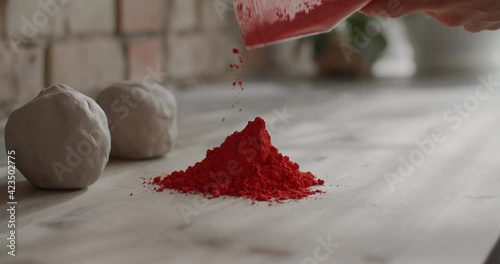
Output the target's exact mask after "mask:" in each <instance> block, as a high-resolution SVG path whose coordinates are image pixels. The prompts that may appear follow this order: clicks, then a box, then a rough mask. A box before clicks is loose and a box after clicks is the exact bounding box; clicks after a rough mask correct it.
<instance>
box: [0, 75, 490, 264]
mask: <svg viewBox="0 0 500 264" xmlns="http://www.w3.org/2000/svg"><path fill="white" fill-rule="evenodd" d="M480 85H481V83H480V81H479V80H470V82H436V81H421V82H406V81H400V82H379V83H370V82H365V83H355V84H354V83H347V82H346V83H341V82H339V83H316V84H311V83H303V84H293V85H289V84H276V83H248V84H247V85H246V86H245V90H244V91H243V92H242V93H241V94H240V95H238V92H237V91H234V90H232V88H231V86H230V85H219V86H210V87H208V86H207V87H200V88H199V89H195V90H190V91H187V92H181V93H179V94H178V102H179V107H180V109H179V125H180V138H179V141H178V144H177V147H176V149H175V151H173V152H171V153H170V154H168V155H167V156H166V157H164V158H161V159H155V160H148V161H142V162H125V161H119V160H113V161H111V162H110V164H109V165H108V167H107V169H106V171H105V173H104V175H103V176H102V178H101V179H100V180H99V181H98V182H97V183H95V184H94V185H92V186H90V187H89V188H87V189H85V190H80V191H72V192H66V191H47V190H40V189H35V188H33V187H32V186H31V185H30V184H29V183H28V182H27V181H26V180H25V179H23V178H22V176H21V175H20V174H18V178H17V190H16V195H17V197H18V205H17V221H18V222H17V223H18V228H17V232H18V241H17V243H18V244H17V250H18V255H17V256H16V257H14V258H13V257H9V256H6V248H5V244H4V243H5V237H6V232H7V223H6V219H5V218H3V217H2V219H1V221H0V233H1V237H2V238H1V243H0V244H2V246H1V247H0V248H1V250H0V251H1V252H0V261H1V262H2V263H34V264H42V263H43V264H44V263H47V264H49V263H50V264H57V263H64V264H66V263H108V264H114V263H116V264H122V263H218V264H223V263H252V264H255V263H292V264H295V263H296V264H302V263H342V264H344V263H367V264H368V263H405V264H408V263H415V264H420V263H450V264H461V263H463V264H471V263H477V264H480V263H488V264H492V263H499V262H498V261H499V259H498V257H499V256H498V252H499V245H497V242H498V241H499V238H500V150H499V146H500V133H499V131H500V118H499V114H500V92H496V93H493V94H492V95H490V96H489V97H488V98H485V96H484V93H485V92H486V90H484V89H483V90H481V92H482V93H481V95H483V96H481V98H482V99H481V100H479V99H477V94H476V92H475V89H476V87H480ZM485 89H487V87H485ZM494 89H496V87H494ZM498 89H499V90H500V87H498ZM235 96H236V97H237V100H239V103H238V104H237V106H236V108H235V109H233V110H228V109H230V107H231V105H232V104H233V103H235V102H236V101H235V100H236V99H235ZM473 97H476V99H477V100H475V99H474V98H473ZM471 98H472V99H471ZM476 101H477V104H473V103H474V102H476ZM464 103H465V104H468V106H467V107H465V108H464V109H465V110H464V111H463V112H462V113H458V112H455V110H454V104H464ZM240 107H241V109H242V111H241V112H239V108H240ZM469 110H470V111H469ZM256 116H261V117H263V118H264V119H265V120H266V121H267V122H268V125H269V128H270V133H271V136H272V140H273V143H274V145H275V146H276V147H277V148H278V149H280V151H281V152H282V153H284V154H286V155H289V156H290V157H291V159H292V160H294V161H296V162H297V163H299V164H300V165H301V168H302V169H303V170H307V171H311V172H313V173H314V174H315V175H316V176H317V177H319V178H321V179H324V180H325V181H326V184H325V186H323V187H321V190H323V191H325V193H324V194H321V195H317V196H314V197H311V198H309V199H306V200H302V201H298V202H286V203H284V204H280V205H272V206H269V205H268V204H267V203H257V204H254V205H252V204H251V202H249V201H246V200H242V199H235V198H226V199H211V200H207V199H204V198H202V197H200V196H196V195H184V194H169V193H154V192H152V191H151V190H149V189H147V188H144V187H143V184H142V179H141V177H151V176H156V175H159V174H165V173H169V172H171V171H173V170H178V169H185V168H186V167H187V166H189V165H192V164H193V163H195V162H196V161H199V160H201V159H202V158H203V157H204V154H205V151H206V150H207V148H212V147H215V146H218V145H219V144H220V143H221V142H222V141H223V140H224V138H225V137H226V136H227V135H228V134H230V133H231V132H233V131H235V130H240V129H242V128H243V127H244V126H245V124H246V122H248V121H249V120H252V119H254V118H255V117H256ZM223 118H225V121H224V122H222V121H221V120H222V119H223ZM438 132H441V135H440V136H439V137H438V138H439V140H438V141H439V142H438V141H436V140H435V139H436V138H435V137H436V133H438ZM2 138H3V137H2ZM430 141H432V142H433V143H432V142H431V143H429V142H430ZM1 144H3V143H1ZM426 144H427V145H426ZM420 145H423V147H420ZM2 147H3V145H2ZM425 148H427V150H428V151H426V152H427V153H424V151H422V149H425ZM416 153H423V154H422V155H420V156H419V154H416ZM2 158H3V160H4V158H5V156H2ZM402 164H403V165H402ZM4 165H5V162H4V161H3V162H2V163H1V164H0V169H1V171H0V177H1V178H0V193H2V194H1V204H0V206H1V211H2V212H4V213H5V205H6V193H7V189H6V177H5V175H6V168H5V167H2V166H4ZM401 166H407V167H406V168H408V166H410V167H412V169H410V170H411V173H401V172H400V171H399V170H398V168H399V167H401ZM403 172H405V171H403ZM131 194H132V195H131ZM495 245H497V246H496V248H497V249H496V250H494V248H495Z"/></svg>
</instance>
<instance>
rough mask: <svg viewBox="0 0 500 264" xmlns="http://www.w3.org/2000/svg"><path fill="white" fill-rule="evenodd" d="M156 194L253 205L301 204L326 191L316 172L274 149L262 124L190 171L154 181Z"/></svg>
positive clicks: (259, 120) (233, 137) (233, 138)
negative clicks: (173, 193)
mask: <svg viewBox="0 0 500 264" xmlns="http://www.w3.org/2000/svg"><path fill="white" fill-rule="evenodd" d="M150 184H152V185H153V186H154V187H156V191H158V192H162V191H164V190H166V189H171V190H178V191H180V192H183V193H195V194H203V195H205V196H208V197H219V196H223V195H227V196H235V197H245V198H248V199H251V200H253V201H268V202H271V201H277V202H280V201H283V200H298V199H302V198H305V197H308V196H309V195H312V194H315V193H321V191H319V190H311V189H310V187H313V186H318V185H323V184H324V181H323V180H320V179H316V178H315V177H314V175H313V174H312V173H310V172H301V171H300V170H299V165H298V164H297V163H294V162H292V161H290V158H289V157H287V156H283V155H282V154H281V153H279V151H278V149H276V148H275V147H274V146H273V145H272V144H271V137H270V136H269V133H268V132H267V130H266V124H265V122H264V120H263V119H262V118H259V117H258V118H256V119H255V120H254V121H253V122H249V123H248V125H247V127H246V128H245V129H243V130H242V131H241V132H235V133H234V134H232V135H230V136H229V137H227V138H226V140H225V142H224V143H222V145H221V146H220V147H217V148H214V149H211V150H208V151H207V156H206V158H205V159H204V160H203V161H201V162H198V163H196V164H195V165H194V166H190V167H189V168H187V170H185V171H176V172H173V173H172V174H170V175H168V176H164V177H162V176H159V177H156V178H153V179H152V181H151V182H150Z"/></svg>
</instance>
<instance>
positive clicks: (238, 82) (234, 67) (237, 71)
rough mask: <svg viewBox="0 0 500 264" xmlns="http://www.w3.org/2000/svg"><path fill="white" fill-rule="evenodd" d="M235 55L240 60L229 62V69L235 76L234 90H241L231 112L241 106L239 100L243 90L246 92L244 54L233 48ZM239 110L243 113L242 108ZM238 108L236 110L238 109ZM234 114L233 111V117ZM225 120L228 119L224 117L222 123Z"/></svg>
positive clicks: (236, 96)
mask: <svg viewBox="0 0 500 264" xmlns="http://www.w3.org/2000/svg"><path fill="white" fill-rule="evenodd" d="M233 54H235V55H237V56H238V58H237V61H236V58H235V59H234V60H235V61H236V62H231V61H230V62H229V69H230V70H231V74H232V75H233V90H236V88H237V87H238V88H239V89H238V91H237V94H236V95H235V96H234V98H235V101H234V102H233V104H232V106H231V108H229V110H230V111H231V110H233V109H235V108H236V106H239V100H238V98H239V97H240V95H241V94H242V92H243V90H245V88H244V83H243V80H244V78H245V74H244V71H243V70H244V67H245V61H244V58H243V52H241V51H240V50H239V49H237V48H233ZM238 108H239V109H240V111H239V112H241V107H238ZM238 108H236V109H238ZM234 113H235V112H234V111H232V112H231V115H233V114H234ZM225 120H226V117H223V118H222V122H224V121H225Z"/></svg>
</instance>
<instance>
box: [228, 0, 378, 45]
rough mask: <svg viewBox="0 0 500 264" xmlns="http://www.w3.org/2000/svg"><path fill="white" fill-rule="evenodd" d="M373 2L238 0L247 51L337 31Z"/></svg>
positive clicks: (237, 9) (236, 2) (237, 10)
mask: <svg viewBox="0 0 500 264" xmlns="http://www.w3.org/2000/svg"><path fill="white" fill-rule="evenodd" d="M369 2H370V0H234V9H235V11H236V17H237V19H238V24H239V26H240V29H241V32H242V34H243V38H244V41H245V45H246V47H247V49H255V48H260V47H265V46H269V45H273V44H277V43H281V42H284V41H288V40H292V39H298V38H303V37H307V36H311V35H316V34H320V33H325V32H329V31H331V30H333V29H334V28H335V27H336V26H337V25H338V24H339V23H340V22H341V21H343V20H344V19H346V18H347V17H349V16H350V15H352V14H353V13H355V12H356V11H358V10H359V9H361V8H362V7H364V6H366V5H367V4H368V3H369Z"/></svg>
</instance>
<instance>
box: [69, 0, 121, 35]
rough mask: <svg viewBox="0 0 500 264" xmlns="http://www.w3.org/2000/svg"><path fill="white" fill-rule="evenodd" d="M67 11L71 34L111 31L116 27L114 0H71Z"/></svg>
mask: <svg viewBox="0 0 500 264" xmlns="http://www.w3.org/2000/svg"><path fill="white" fill-rule="evenodd" d="M67 13H68V14H67V19H68V27H69V31H70V33H72V34H93V33H113V32H114V30H115V27H116V3H115V0H72V1H71V2H70V3H69V4H68V11H67Z"/></svg>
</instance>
